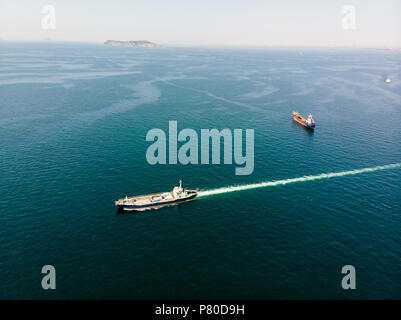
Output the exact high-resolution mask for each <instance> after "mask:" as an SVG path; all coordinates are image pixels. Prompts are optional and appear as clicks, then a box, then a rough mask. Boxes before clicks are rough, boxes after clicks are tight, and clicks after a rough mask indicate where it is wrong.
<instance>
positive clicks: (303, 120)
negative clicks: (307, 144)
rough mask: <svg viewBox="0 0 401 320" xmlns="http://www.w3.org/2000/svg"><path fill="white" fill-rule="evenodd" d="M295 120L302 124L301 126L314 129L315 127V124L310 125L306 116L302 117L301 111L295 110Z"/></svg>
mask: <svg viewBox="0 0 401 320" xmlns="http://www.w3.org/2000/svg"><path fill="white" fill-rule="evenodd" d="M292 119H293V120H294V122H296V123H298V124H300V125H301V126H303V127H305V128H308V129H311V130H314V129H315V124H314V123H313V124H311V125H309V124H308V122H307V121H306V119H305V118H304V117H302V116H301V115H300V114H299V113H296V112H294V115H293V118H292Z"/></svg>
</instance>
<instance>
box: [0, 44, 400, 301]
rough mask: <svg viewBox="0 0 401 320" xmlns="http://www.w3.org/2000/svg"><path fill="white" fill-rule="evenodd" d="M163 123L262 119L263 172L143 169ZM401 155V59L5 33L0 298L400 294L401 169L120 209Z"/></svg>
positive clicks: (258, 123) (0, 97) (258, 139)
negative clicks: (154, 196)
mask: <svg viewBox="0 0 401 320" xmlns="http://www.w3.org/2000/svg"><path fill="white" fill-rule="evenodd" d="M386 77H389V78H391V80H392V82H391V84H389V85H388V84H385V79H386ZM295 110H298V111H299V112H301V114H305V115H307V114H308V113H309V112H311V113H312V114H313V115H314V118H315V120H316V122H317V128H316V130H315V132H314V133H312V132H309V131H307V130H306V129H304V128H303V127H300V126H299V125H296V124H294V123H293V122H292V111H295ZM169 120H177V121H178V129H179V130H181V129H184V128H192V129H195V130H196V131H197V132H198V133H199V132H200V129H209V128H210V129H211V128H218V129H223V128H229V129H234V128H242V129H254V130H255V169H254V172H253V173H252V174H251V175H248V176H236V175H235V168H236V165H235V164H233V165H187V166H183V165H155V166H151V165H149V164H148V163H147V162H146V157H145V154H146V149H147V147H148V146H149V145H150V143H149V142H146V141H145V136H146V133H147V132H148V130H150V129H152V128H161V129H163V130H165V131H166V132H168V121H169ZM400 162H401V53H400V52H398V53H396V52H390V51H383V50H345V49H344V50H334V49H330V50H329V49H313V50H311V49H308V50H306V49H305V50H303V49H265V50H258V49H249V50H248V49H217V48H162V49H145V48H137V49H135V48H111V47H106V46H103V45H85V44H61V43H58V44H57V43H56V44H55V43H50V42H49V43H42V44H41V43H36V44H35V43H5V42H3V43H1V44H0V298H2V299H5V298H9V299H10V298H11V299H14V298H23V299H32V298H36V299H55V298H62V299H72V298H76V299H88V298H89V299H92V298H100V299H103V298H107V299H113V298H127V299H130V298H137V299H142V298H184V299H185V298H270V299H310V298H317V299H362V298H368V299H372V298H378V299H381V298H390V299H391V298H398V299H400V298H401V169H400V168H393V169H388V170H381V171H375V172H368V173H361V174H357V175H349V176H343V177H335V178H331V179H322V180H316V181H307V182H299V183H293V184H288V185H279V186H272V187H268V188H260V189H254V190H245V191H241V192H235V193H226V194H219V195H213V196H208V197H200V198H199V199H196V200H195V201H192V202H189V203H185V204H182V205H179V206H173V207H168V208H163V209H160V210H151V211H146V212H139V213H132V214H117V212H116V208H115V206H114V200H116V199H118V198H120V197H123V196H125V195H134V194H142V193H150V192H155V191H162V190H166V191H167V190H170V189H171V188H172V186H173V185H175V184H177V182H178V179H179V178H182V179H183V183H184V186H187V187H199V188H200V189H201V190H208V189H215V188H220V187H225V186H230V185H242V184H249V183H257V182H262V181H274V180H282V179H289V178H296V177H301V176H304V175H318V174H320V173H329V172H338V171H344V170H354V169H360V168H365V167H375V166H381V165H387V164H393V163H400ZM46 264H50V265H54V266H55V268H56V272H57V289H56V290H48V291H45V290H43V289H42V288H41V279H42V275H41V273H40V272H41V268H42V266H43V265H46ZM347 264H351V265H353V266H355V268H356V274H357V289H356V290H353V291H352V290H348V291H345V290H343V289H342V288H341V279H342V276H343V275H342V274H341V268H342V266H344V265H347Z"/></svg>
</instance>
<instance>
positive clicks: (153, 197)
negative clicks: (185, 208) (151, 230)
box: [115, 180, 199, 211]
mask: <svg viewBox="0 0 401 320" xmlns="http://www.w3.org/2000/svg"><path fill="white" fill-rule="evenodd" d="M198 190H199V189H198V188H197V189H196V190H187V189H184V188H183V187H182V181H181V180H180V185H179V186H178V187H174V188H173V191H171V192H162V193H153V194H146V195H142V196H133V197H125V198H123V199H119V200H117V201H115V205H116V206H117V207H118V209H120V210H125V211H133V210H139V211H140V210H145V209H152V208H159V207H162V206H167V205H171V204H176V203H180V202H184V201H189V200H192V199H193V198H195V197H196V196H197V195H198Z"/></svg>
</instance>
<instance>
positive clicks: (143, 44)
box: [104, 40, 161, 48]
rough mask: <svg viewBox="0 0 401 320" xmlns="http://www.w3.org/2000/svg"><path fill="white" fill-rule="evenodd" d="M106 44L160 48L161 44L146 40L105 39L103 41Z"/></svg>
mask: <svg viewBox="0 0 401 320" xmlns="http://www.w3.org/2000/svg"><path fill="white" fill-rule="evenodd" d="M104 44H105V45H106V46H112V47H145V48H160V47H161V45H160V44H157V43H153V42H150V41H147V40H137V41H119V40H107V41H105V42H104Z"/></svg>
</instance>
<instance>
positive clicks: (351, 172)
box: [198, 162, 401, 197]
mask: <svg viewBox="0 0 401 320" xmlns="http://www.w3.org/2000/svg"><path fill="white" fill-rule="evenodd" d="M396 168H401V162H399V163H393V164H388V165H384V166H377V167H372V168H362V169H356V170H349V171H340V172H331V173H322V174H319V175H314V176H303V177H299V178H292V179H285V180H276V181H265V182H259V183H254V184H245V185H238V186H227V187H223V188H218V189H211V190H205V191H201V192H200V193H199V195H198V197H207V196H213V195H218V194H222V193H230V192H237V191H243V190H250V189H257V188H265V187H276V186H282V185H286V184H290V183H296V182H306V181H314V180H322V179H330V178H336V177H343V176H350V175H356V174H361V173H368V172H375V171H380V170H389V169H396Z"/></svg>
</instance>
